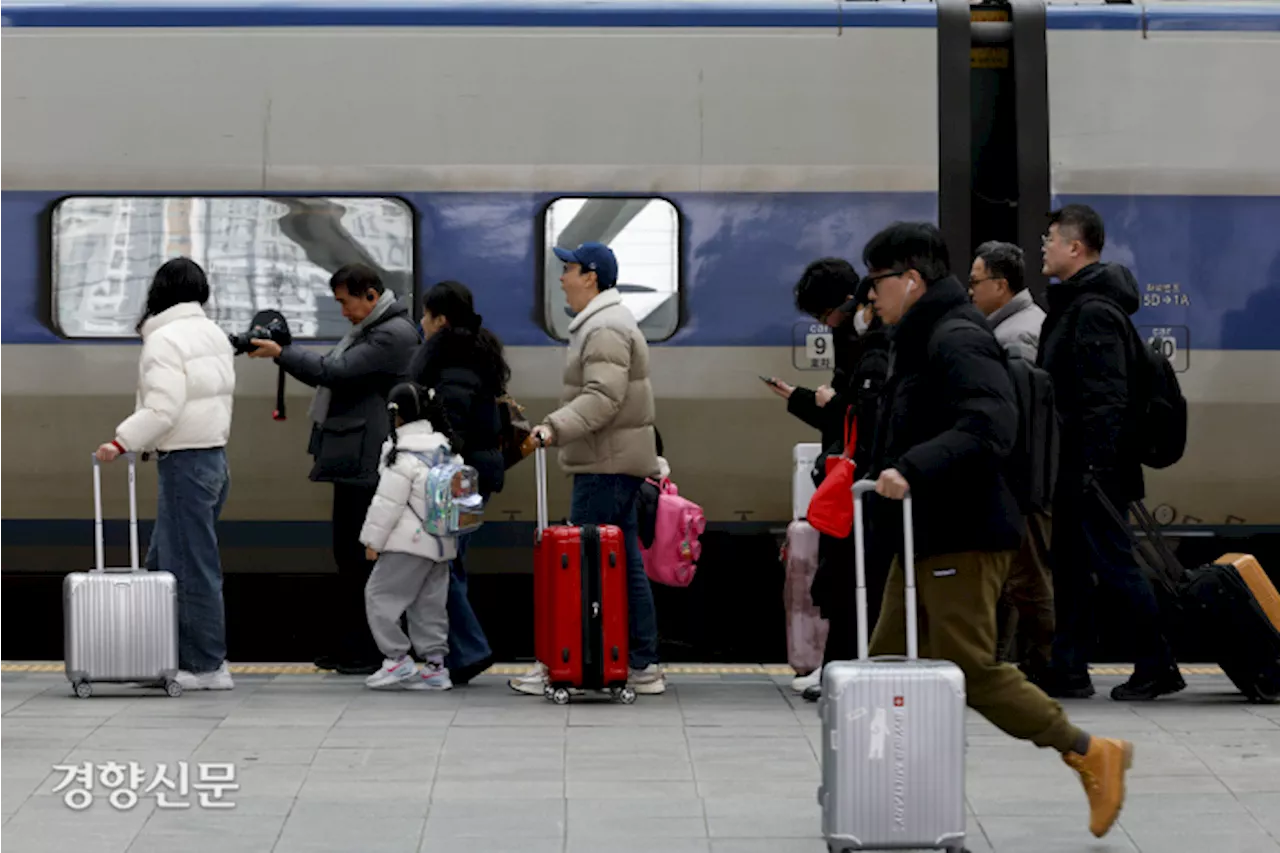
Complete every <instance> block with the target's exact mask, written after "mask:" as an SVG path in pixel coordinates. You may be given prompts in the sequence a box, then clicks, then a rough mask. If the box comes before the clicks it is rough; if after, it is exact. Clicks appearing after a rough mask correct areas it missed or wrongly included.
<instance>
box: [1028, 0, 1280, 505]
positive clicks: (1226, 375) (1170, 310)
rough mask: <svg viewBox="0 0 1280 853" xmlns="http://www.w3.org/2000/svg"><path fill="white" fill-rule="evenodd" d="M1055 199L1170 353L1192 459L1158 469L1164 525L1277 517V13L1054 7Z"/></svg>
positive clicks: (1153, 498)
mask: <svg viewBox="0 0 1280 853" xmlns="http://www.w3.org/2000/svg"><path fill="white" fill-rule="evenodd" d="M1048 20H1049V33H1048V51H1049V103H1050V149H1051V151H1050V154H1051V161H1052V169H1053V178H1052V180H1053V194H1054V196H1055V203H1057V204H1062V203H1067V202H1073V201H1075V202H1084V203H1087V204H1090V205H1092V206H1094V207H1095V208H1096V209H1097V210H1098V211H1099V213H1101V214H1102V216H1103V218H1104V220H1105V222H1106V226H1107V246H1106V250H1105V251H1104V253H1103V257H1104V259H1105V260H1114V261H1118V262H1121V263H1124V264H1126V265H1129V266H1130V267H1131V268H1132V269H1133V271H1134V274H1135V275H1136V276H1137V278H1138V283H1139V288H1140V289H1141V290H1142V297H1143V307H1142V308H1141V309H1140V310H1139V312H1138V314H1137V315H1136V317H1135V318H1134V320H1135V323H1136V324H1138V326H1139V327H1140V328H1141V330H1142V331H1143V333H1144V334H1145V336H1146V337H1148V338H1149V339H1151V338H1159V339H1160V340H1161V342H1162V345H1163V346H1164V347H1165V349H1166V352H1168V353H1169V354H1170V356H1171V357H1172V358H1173V361H1174V365H1175V368H1176V369H1177V370H1178V371H1179V374H1178V375H1179V380H1180V381H1181V383H1182V387H1183V391H1184V393H1185V394H1186V396H1187V399H1188V402H1189V405H1190V414H1189V417H1190V424H1189V427H1190V433H1189V437H1188V447H1187V453H1186V456H1185V457H1184V458H1183V460H1182V461H1181V462H1179V463H1178V464H1177V465H1176V466H1174V467H1172V468H1169V469H1166V470H1163V471H1148V472H1147V490H1148V498H1147V499H1148V503H1149V505H1150V506H1151V507H1152V508H1153V509H1154V510H1155V511H1156V513H1157V516H1158V517H1159V519H1160V520H1161V521H1162V522H1164V523H1175V524H1182V525H1227V524H1249V525H1261V526H1271V527H1274V526H1276V525H1280V485H1278V484H1280V454H1276V453H1275V452H1274V446H1275V445H1274V433H1275V425H1276V424H1277V423H1280V383H1277V382H1276V381H1275V377H1276V376H1277V375H1280V325H1278V324H1277V323H1276V318H1277V317H1280V244H1277V242H1276V234H1277V233H1280V161H1277V159H1276V157H1275V153H1274V152H1275V144H1274V140H1275V139H1277V138H1280V104H1278V103H1277V101H1276V98H1275V96H1274V88H1275V81H1276V80H1280V9H1277V8H1275V7H1266V6H1260V5H1253V6H1249V5H1245V4H1223V5H1222V6H1220V7H1216V8H1214V7H1207V6H1197V5H1192V4H1182V3H1171V4H1163V3H1153V4H1149V5H1147V6H1145V7H1143V6H1133V7H1124V6H1107V7H1100V8H1099V7H1093V8H1088V7H1066V6H1050V8H1049V18H1048Z"/></svg>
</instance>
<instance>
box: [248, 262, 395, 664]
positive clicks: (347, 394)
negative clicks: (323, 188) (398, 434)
mask: <svg viewBox="0 0 1280 853" xmlns="http://www.w3.org/2000/svg"><path fill="white" fill-rule="evenodd" d="M329 287H330V289H332V291H333V298H334V299H336V300H337V301H338V303H339V304H340V305H341V306H342V316H344V317H346V318H347V320H348V321H350V323H351V330H350V331H348V332H347V334H346V335H345V336H344V337H343V339H342V340H341V341H339V342H338V345H337V346H335V347H334V348H333V349H332V350H331V351H330V352H329V353H327V354H326V355H323V356H322V355H320V354H318V353H315V352H311V351H310V350H307V349H304V348H303V347H301V346H286V347H281V346H280V345H279V344H277V343H275V342H274V341H261V340H255V341H253V343H254V344H255V345H257V349H256V350H254V351H252V352H250V353H249V355H250V356H251V357H254V358H274V359H275V360H276V362H277V363H278V364H279V365H280V366H281V367H283V368H284V370H285V372H287V373H288V374H289V375H290V376H292V377H294V378H295V379H297V380H298V381H300V382H304V383H306V384H307V385H310V386H311V387H313V388H315V389H316V395H315V399H314V400H313V401H312V404H311V409H310V415H311V421H312V425H311V440H310V444H309V446H308V448H307V449H308V452H310V454H311V456H312V457H313V458H314V459H315V464H314V465H313V466H312V468H311V479H312V480H315V481H316V482H324V483H333V557H334V561H335V562H336V563H337V564H338V590H337V593H336V596H335V598H334V599H333V601H332V604H333V607H334V613H333V614H331V616H330V617H329V619H328V622H327V625H326V626H325V628H326V630H325V636H327V637H332V638H333V644H334V648H332V649H331V651H330V653H329V654H325V655H321V656H320V657H319V658H317V659H316V665H317V666H319V667H321V668H322V669H337V670H338V671H339V672H341V673H344V674H348V675H357V674H365V675H367V674H370V673H373V672H376V671H377V670H378V667H379V666H381V664H382V654H381V652H379V651H378V647H377V645H376V644H375V643H374V642H373V636H372V635H371V634H370V633H369V620H368V618H367V617H366V616H365V607H364V587H365V584H366V583H367V582H368V580H369V573H370V572H371V571H372V570H373V563H372V562H371V561H370V560H368V559H367V557H366V554H365V548H364V545H362V544H361V543H360V527H361V525H363V524H364V517H365V514H366V513H367V512H368V511H369V504H370V503H372V502H373V495H374V492H375V491H376V490H377V487H378V456H379V454H380V453H381V452H382V443H383V442H384V441H386V438H387V435H388V434H389V433H390V429H391V422H390V420H389V416H388V414H387V394H388V393H389V392H390V391H391V389H392V388H393V387H394V386H395V385H396V384H398V383H400V382H403V381H404V380H405V379H406V378H408V375H407V369H408V366H409V359H410V358H411V357H412V355H413V350H414V348H415V347H416V346H417V345H418V330H417V327H416V326H415V325H414V322H413V320H412V319H410V317H409V307H408V305H406V304H405V303H402V302H399V301H397V300H396V295H395V294H394V293H392V292H391V291H390V290H387V289H386V288H385V287H384V286H383V283H382V280H381V279H380V278H379V277H378V274H377V272H376V271H374V270H373V269H371V268H369V267H367V266H365V265H363V264H349V265H347V266H344V267H342V268H341V269H339V270H338V271H337V272H335V273H334V274H333V277H332V278H331V279H330V280H329Z"/></svg>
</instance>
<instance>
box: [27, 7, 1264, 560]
mask: <svg viewBox="0 0 1280 853" xmlns="http://www.w3.org/2000/svg"><path fill="white" fill-rule="evenodd" d="M938 14H939V13H938V9H937V7H935V6H934V5H933V4H932V3H928V2H920V0H906V2H893V3H890V2H850V0H617V2H610V3H599V2H591V0H498V2H495V0H469V2H468V0H382V2H376V3H370V4H364V3H357V2H339V1H338V0H297V2H269V3H266V4H261V5H258V4H249V3H241V2H236V0H200V2H192V3H181V2H167V3H162V2H143V1H142V0H139V2H133V3H107V2H92V0H80V1H79V2H76V0H72V1H71V2H67V3H56V4H55V3H43V2H38V0H16V2H12V3H7V4H6V5H5V7H4V11H3V15H4V29H3V111H4V117H5V118H6V119H8V121H7V122H6V123H5V126H4V140H3V231H2V233H3V255H2V264H3V266H2V269H3V288H2V290H3V312H2V329H3V339H2V340H3V344H2V350H3V362H2V363H3V399H2V404H3V415H4V425H5V433H4V442H3V451H2V452H3V525H4V528H3V529H4V548H5V554H6V559H5V565H4V571H5V573H6V574H9V573H11V572H15V571H28V570H33V569H38V568H50V569H53V568H60V569H61V570H64V571H65V570H68V569H70V568H73V567H72V566H65V565H64V566H45V565H43V564H42V561H43V559H44V558H43V557H41V556H40V555H41V554H57V553H63V552H60V551H59V550H58V547H59V546H69V545H72V544H73V545H74V546H75V547H76V548H77V549H80V550H79V551H78V552H77V553H81V554H87V553H88V552H87V548H88V547H89V543H90V540H89V539H88V537H89V535H90V528H89V527H88V525H87V523H86V522H87V519H89V518H90V517H91V516H92V503H91V499H90V495H89V488H88V484H89V476H88V469H87V466H88V454H89V452H90V451H91V450H92V448H94V447H95V446H96V445H97V444H98V443H99V442H101V441H103V440H105V439H106V438H109V437H110V436H111V434H112V430H113V427H114V425H115V424H116V423H117V422H118V421H119V420H120V419H121V418H122V417H123V416H124V415H125V414H126V413H127V412H128V411H129V410H130V408H131V407H132V405H133V391H134V387H135V379H136V359H137V355H138V343H137V339H136V336H135V335H134V333H133V322H134V321H135V320H136V317H137V315H138V314H139V313H140V310H141V299H142V296H143V294H144V293H145V286H146V283H147V277H148V276H149V275H150V272H151V271H152V270H153V269H154V267H155V266H156V265H158V264H159V263H160V262H161V261H162V260H163V259H164V258H166V257H169V256H171V255H174V254H180V253H181V254H191V255H192V256H194V257H196V258H197V260H200V261H201V262H202V263H204V264H205V265H206V267H207V268H209V269H210V272H211V275H212V276H213V278H214V281H215V288H216V291H217V292H216V293H215V296H214V299H213V302H212V308H213V310H214V312H215V315H216V316H217V318H218V319H219V320H220V321H221V322H223V323H224V324H225V325H226V327H227V330H228V331H229V332H233V331H239V330H240V329H241V327H243V325H244V324H245V322H246V321H247V319H248V317H249V316H250V315H251V314H252V313H253V311H254V310H256V309H258V308H262V307H280V306H283V307H284V308H285V310H286V311H288V312H290V313H291V315H292V316H293V317H294V318H295V324H296V326H297V328H298V329H299V330H300V331H301V332H302V333H303V334H306V335H309V336H316V337H318V339H317V340H316V341H314V344H315V345H316V346H322V347H323V346H327V345H328V343H326V340H325V339H328V341H329V342H330V343H331V342H332V340H334V339H336V338H337V337H338V335H339V334H340V333H341V325H340V319H339V318H337V315H336V313H335V312H334V311H333V309H332V307H331V306H330V305H329V304H328V300H329V295H328V292H327V289H326V287H325V282H326V280H327V277H328V273H329V272H330V271H332V269H333V268H335V267H336V265H337V264H339V263H342V262H345V261H347V260H350V259H352V258H356V257H359V258H364V259H366V260H370V261H371V262H373V263H376V264H378V265H379V266H380V267H381V268H383V269H384V270H386V271H387V274H388V276H389V280H390V281H392V283H393V285H394V286H395V287H396V288H397V290H398V291H399V292H400V294H401V295H402V296H404V297H406V298H408V297H409V296H410V293H411V291H413V290H414V289H419V290H420V289H421V288H422V287H423V286H424V285H429V284H431V283H432V282H434V281H437V280H440V279H448V278H452V279H458V280H461V281H464V282H466V283H467V284H468V285H470V286H471V287H472V288H473V289H474V291H475V292H476V294H477V299H478V302H479V305H478V307H479V309H480V311H481V312H482V313H483V315H484V317H485V320H486V323H487V324H488V325H490V326H491V328H492V329H493V330H494V331H495V332H496V333H497V334H498V335H499V336H500V337H501V338H502V339H503V341H504V342H505V343H506V345H507V346H508V348H509V349H508V353H509V358H510V360H511V363H512V366H513V369H514V380H513V385H512V391H513V393H514V395H515V396H516V397H517V398H518V399H519V400H520V401H521V402H523V403H524V404H525V405H526V406H527V407H528V409H529V412H530V414H531V415H533V416H540V415H541V414H543V413H544V412H546V411H548V410H549V409H550V408H551V407H552V406H553V405H554V400H555V397H556V396H557V394H558V393H559V379H560V368H561V359H562V352H561V346H562V344H561V342H560V340H559V338H560V337H562V332H563V329H564V324H565V319H564V314H563V303H562V301H558V300H559V299H561V297H559V290H558V283H557V282H556V280H555V274H554V268H552V267H549V266H548V264H547V260H546V259H547V257H548V255H549V252H548V251H547V245H548V243H549V241H552V240H556V239H560V240H561V241H571V242H577V241H578V238H582V237H583V236H584V235H588V236H595V237H597V238H603V239H611V240H614V241H615V243H616V245H617V246H618V251H619V255H620V258H621V261H622V277H623V280H624V282H626V283H627V284H628V285H629V286H628V288H627V298H628V300H629V302H630V304H632V306H633V307H634V308H635V310H636V312H637V314H638V315H639V316H641V317H643V318H644V321H645V328H646V330H648V332H649V333H650V334H651V337H652V338H653V339H654V345H653V383H654V388H655V391H656V395H657V408H658V417H659V427H660V429H661V431H662V434H663V437H664V440H665V443H666V451H667V456H668V458H669V459H670V461H671V464H672V467H673V470H674V474H675V477H676V479H677V481H678V482H679V484H680V486H681V489H682V493H684V494H687V495H690V496H692V497H693V498H695V499H696V500H697V501H699V502H700V503H701V504H702V505H703V506H704V507H705V508H706V511H707V514H708V517H709V519H711V520H712V521H713V522H718V523H724V524H726V525H729V524H741V523H744V522H745V523H748V524H751V523H757V524H758V523H777V522H779V521H785V520H786V519H788V518H789V517H790V488H789V483H790V448H791V446H792V445H793V444H794V443H795V442H797V441H804V440H812V439H811V435H810V432H809V431H808V430H807V428H805V427H804V426H802V425H801V424H799V423H798V422H797V421H795V420H794V419H792V418H790V417H789V416H788V415H787V414H786V412H785V410H784V406H783V405H782V404H781V403H780V401H779V400H778V399H777V398H776V397H774V396H773V395H772V394H770V393H769V392H768V389H767V388H765V387H764V386H763V385H762V384H761V382H760V380H759V379H758V378H757V377H758V376H759V375H760V374H767V375H768V374H772V375H777V376H780V377H783V378H785V379H787V380H788V381H791V382H795V383H801V384H809V385H815V384H817V383H819V382H821V381H822V379H823V374H822V373H821V371H818V372H814V371H813V370H812V369H811V367H812V363H811V362H810V361H809V358H810V357H811V356H812V355H813V353H811V352H810V353H806V351H805V345H806V335H805V330H806V328H807V324H806V323H805V322H804V320H805V318H803V317H801V316H800V315H798V314H797V312H796V311H795V309H794V307H793V305H792V301H791V285H792V284H793V282H794V281H795V279H796V277H797V274H798V273H799V272H800V270H801V269H802V268H803V267H804V265H805V264H806V263H807V262H808V261H810V260H812V259H814V258H816V257H819V256H822V255H832V254H833V255H842V256H845V257H848V258H850V259H851V260H854V261H855V262H857V260H858V255H859V253H860V250H861V247H862V245H863V243H864V242H865V241H866V239H867V238H868V237H869V236H870V235H871V234H872V233H873V232H874V231H875V230H877V229H878V228H879V227H881V226H882V225H884V224H886V223H888V222H890V221H892V220H895V219H935V218H936V217H937V215H938V187H939V177H938V175H939V119H938V114H939V95H938V92H939V84H938V59H937V51H936V41H937V37H938V35H937V34H938V25H937V22H938ZM1046 29H1047V32H1046V40H1047V59H1048V108H1047V112H1048V116H1049V140H1050V160H1051V185H1052V195H1053V201H1054V203H1062V202H1067V201H1083V202H1087V203H1089V204H1092V205H1094V206H1095V207H1096V208H1097V209H1098V210H1099V211H1100V212H1101V213H1102V214H1103V216H1104V217H1105V220H1106V224H1107V230H1108V241H1107V250H1106V252H1105V256H1106V257H1107V258H1109V259H1114V260H1119V261H1123V262H1125V263H1127V264H1130V265H1131V266H1132V268H1133V269H1134V271H1135V273H1136V274H1137V276H1138V279H1139V282H1140V285H1141V287H1142V288H1143V289H1144V293H1143V298H1144V307H1143V308H1142V310H1141V312H1140V313H1139V315H1138V318H1137V322H1138V323H1139V324H1140V325H1142V326H1143V327H1146V328H1147V329H1148V334H1150V335H1152V336H1160V337H1163V338H1165V339H1167V340H1166V346H1168V347H1169V350H1170V354H1171V357H1173V358H1174V359H1175V361H1176V363H1177V365H1178V368H1179V370H1180V374H1179V375H1180V378H1181V381H1182V383H1183V389H1184V391H1185V393H1186V395H1187V397H1188V399H1189V401H1190V406H1191V409H1190V417H1191V426H1190V439H1189V442H1190V443H1189V447H1188V451H1187V454H1186V457H1185V459H1184V460H1183V461H1182V462H1181V463H1180V464H1178V465H1177V466H1175V467H1173V468H1171V469H1169V470H1165V471H1159V472H1151V473H1149V477H1148V481H1149V493H1150V503H1151V505H1152V506H1153V507H1157V506H1158V507H1159V513H1158V514H1159V516H1160V518H1161V520H1162V521H1163V522H1166V523H1171V524H1173V525H1176V526H1190V527H1195V528H1203V527H1209V528H1211V527H1214V526H1222V525H1230V524H1242V525H1248V526H1250V527H1251V529H1256V530H1263V529H1266V528H1276V527H1277V526H1280V452H1277V450H1276V444H1275V440H1274V437H1275V434H1276V431H1277V429H1278V428H1280V380H1278V379H1277V378H1276V377H1277V376H1280V158H1277V156H1276V151H1277V140H1278V139H1280V99H1277V98H1276V93H1275V87H1276V83H1277V81H1280V8H1278V7H1276V6H1275V5H1273V4H1247V3H1214V4H1212V5H1209V4H1196V3H1191V2H1174V1H1172V0H1171V1H1170V2H1156V1H1155V0H1148V2H1139V3H1136V4H1133V5H1102V4H1099V3H1086V2H1070V3H1057V2H1050V3H1049V4H1048V6H1047V10H1046ZM571 237H572V238H573V239H572V240H570V238H571ZM974 237H975V238H981V237H982V235H980V234H975V235H974ZM965 264H966V261H965V260H964V259H959V260H957V262H956V266H957V267H959V268H960V270H961V273H962V274H963V269H964V266H965ZM549 270H551V272H549ZM335 324H336V325H335ZM811 346H812V344H811ZM238 368H239V372H238V381H239V391H238V395H237V396H238V399H237V403H236V412H235V422H234V431H233V439H232V444H231V447H230V455H231V464H232V472H233V488H232V493H231V498H230V501H229V502H228V504H227V507H226V512H225V519H226V521H227V524H226V526H225V528H224V530H225V531H226V532H225V533H224V536H226V537H227V538H228V541H231V542H233V543H234V541H236V537H237V532H236V530H237V527H239V528H241V529H242V530H245V531H249V530H252V531H253V532H254V534H253V536H252V537H251V539H252V541H253V542H255V543H259V544H261V543H267V544H275V545H277V546H280V547H277V548H275V549H272V550H270V551H268V552H264V551H263V549H262V548H258V547H256V546H255V547H254V548H247V549H246V550H245V552H244V553H243V554H242V555H241V556H240V557H230V558H229V561H230V562H231V563H233V564H234V563H236V562H237V561H239V565H240V567H241V568H242V569H246V570H259V571H277V570H288V569H289V568H290V567H291V566H292V563H291V561H290V558H289V556H288V548H287V546H288V543H289V542H291V541H295V539H296V537H297V536H298V535H299V534H298V533H297V531H299V530H306V529H310V528H315V529H316V530H319V529H320V528H321V527H322V526H323V523H324V522H326V521H327V519H328V517H329V512H330V504H329V499H330V498H329V491H328V490H327V489H326V488H324V487H321V486H316V485H313V484H310V483H308V482H307V479H306V474H307V471H308V469H309V459H308V458H307V456H306V454H305V448H306V444H307V441H306V434H307V429H308V427H309V424H308V422H307V418H306V416H305V413H306V403H307V394H308V393H309V392H308V390H307V389H305V388H303V387H302V386H301V385H299V384H297V383H291V384H290V386H289V394H290V397H289V401H290V416H289V418H288V419H287V420H286V421H283V422H273V421H272V420H271V418H270V410H271V408H272V396H273V394H274V391H275V385H274V382H275V375H274V370H273V368H272V367H271V366H270V365H269V364H263V363H261V362H249V361H243V362H240V363H238ZM531 479H532V465H529V466H519V467H517V468H516V469H513V471H512V472H511V477H510V479H509V485H508V486H507V488H506V490H505V491H504V492H503V493H502V494H501V495H500V496H499V497H498V498H497V500H496V501H495V503H494V504H493V512H492V514H491V515H492V517H493V518H494V519H495V521H494V522H493V523H491V524H490V525H487V528H489V530H488V532H487V534H486V535H488V536H490V537H496V539H494V541H497V540H498V539H501V538H502V537H501V532H502V529H503V528H504V526H505V525H508V524H509V523H510V524H511V525H513V526H511V527H510V529H511V530H516V531H519V533H520V536H523V535H524V534H525V533H526V532H527V527H525V525H527V523H528V522H529V521H531V520H532V517H533V485H532V481H531ZM141 484H142V490H141V495H140V498H141V500H140V503H141V506H143V507H144V508H145V507H147V506H149V505H151V495H152V494H153V491H152V490H153V489H154V475H152V474H148V473H147V472H146V470H145V468H144V469H143V475H142V478H141ZM567 497H568V487H567V483H566V482H564V481H561V480H557V481H556V482H554V483H553V484H552V512H553V515H554V514H557V513H560V514H562V513H563V511H564V510H565V509H567ZM957 499H963V497H962V496H958V497H957ZM120 506H121V510H123V504H121V505H120ZM112 514H113V515H115V516H116V517H119V515H120V514H121V512H113V513H112ZM291 537H294V538H291ZM303 538H304V539H305V538H306V537H303ZM73 540H74V541H73ZM246 541H248V540H246ZM298 541H301V540H298ZM312 544H315V543H312ZM320 544H321V545H323V544H324V543H323V542H320ZM300 547H301V546H300ZM316 553H317V554H321V553H322V549H321V551H317V552H316ZM317 559H318V560H320V558H319V557H317ZM324 562H325V561H324V560H320V562H318V563H315V565H316V566H318V567H321V568H323V567H324V566H323V565H321V564H322V563H324ZM309 565H310V563H309ZM512 570H513V571H515V570H517V568H513V569H512ZM518 570H523V567H518Z"/></svg>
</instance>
